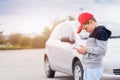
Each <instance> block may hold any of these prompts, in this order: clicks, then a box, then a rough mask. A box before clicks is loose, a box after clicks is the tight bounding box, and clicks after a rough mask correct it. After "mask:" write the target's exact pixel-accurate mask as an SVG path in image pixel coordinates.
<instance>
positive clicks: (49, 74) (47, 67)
mask: <svg viewBox="0 0 120 80" xmlns="http://www.w3.org/2000/svg"><path fill="white" fill-rule="evenodd" d="M45 74H46V76H47V77H48V78H53V77H54V75H55V71H53V70H51V68H50V63H49V60H48V58H46V59H45Z"/></svg>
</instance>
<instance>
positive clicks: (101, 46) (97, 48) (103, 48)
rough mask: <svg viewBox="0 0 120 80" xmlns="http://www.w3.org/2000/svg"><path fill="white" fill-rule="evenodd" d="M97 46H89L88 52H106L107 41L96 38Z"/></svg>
mask: <svg viewBox="0 0 120 80" xmlns="http://www.w3.org/2000/svg"><path fill="white" fill-rule="evenodd" d="M96 44H97V46H89V47H87V52H88V53H92V54H103V55H104V54H105V53H106V49H107V42H106V41H100V40H97V39H96Z"/></svg>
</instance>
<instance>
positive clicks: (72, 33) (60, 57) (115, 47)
mask: <svg viewBox="0 0 120 80" xmlns="http://www.w3.org/2000/svg"><path fill="white" fill-rule="evenodd" d="M102 24H104V25H105V26H106V28H108V29H109V30H111V31H112V35H111V38H110V39H109V40H108V50H107V53H106V56H105V57H104V61H103V66H104V72H103V76H102V77H109V78H114V79H115V78H117V79H120V62H119V61H120V25H117V24H115V23H111V22H101V25H102ZM78 27H79V23H78V22H77V21H66V22H63V23H61V24H59V25H58V26H56V27H55V29H54V30H53V32H52V33H51V36H50V38H49V39H48V41H47V42H46V47H45V55H44V63H45V73H46V76H47V77H48V78H53V77H54V76H55V72H56V71H59V72H63V73H66V74H70V75H73V77H74V80H81V79H82V78H83V68H84V66H83V63H82V61H81V58H82V55H80V54H78V53H77V52H76V51H75V50H74V49H73V47H77V46H79V45H85V43H86V39H87V38H88V35H89V33H87V32H85V31H84V30H83V31H82V32H81V33H80V34H77V28H78Z"/></svg>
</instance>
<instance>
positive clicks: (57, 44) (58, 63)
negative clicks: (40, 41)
mask: <svg viewBox="0 0 120 80" xmlns="http://www.w3.org/2000/svg"><path fill="white" fill-rule="evenodd" d="M55 30H56V31H54V32H53V33H52V35H51V37H54V39H51V41H52V42H54V44H52V45H53V46H52V48H53V49H52V50H51V51H52V52H51V58H52V59H53V62H54V65H55V68H56V70H59V71H62V72H66V73H69V72H70V70H71V62H72V47H73V45H74V33H73V30H72V28H71V25H70V24H68V23H64V24H61V25H59V26H57V29H55ZM55 36H56V37H55ZM62 38H67V39H69V40H70V41H71V42H70V41H61V39H62Z"/></svg>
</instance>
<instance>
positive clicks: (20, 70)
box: [0, 49, 114, 80]
mask: <svg viewBox="0 0 120 80" xmlns="http://www.w3.org/2000/svg"><path fill="white" fill-rule="evenodd" d="M44 52H45V51H44V49H31V50H29V49H28V50H6V51H5V50H1V51H0V80H73V77H72V76H69V75H67V74H63V73H59V72H57V73H56V74H55V78H51V79H48V78H46V76H45V73H44V62H43V55H44ZM102 80H103V79H102ZM104 80H110V79H104ZM113 80H114V79H113Z"/></svg>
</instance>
